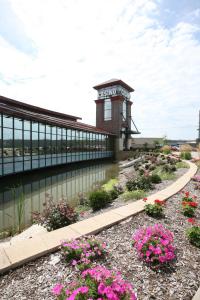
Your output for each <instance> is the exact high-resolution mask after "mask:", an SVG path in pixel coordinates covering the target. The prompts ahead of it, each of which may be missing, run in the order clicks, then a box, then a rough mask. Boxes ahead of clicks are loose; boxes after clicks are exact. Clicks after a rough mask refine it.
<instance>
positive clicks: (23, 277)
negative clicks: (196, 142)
mask: <svg viewBox="0 0 200 300" xmlns="http://www.w3.org/2000/svg"><path fill="white" fill-rule="evenodd" d="M199 174H200V173H199ZM185 190H188V191H191V192H192V193H194V194H195V195H197V196H198V202H199V206H200V191H195V190H194V188H193V183H192V182H190V183H188V185H187V186H186V187H185ZM180 203H181V196H180V194H177V195H175V196H173V197H171V198H170V199H168V201H167V205H166V208H165V218H164V219H162V220H159V221H156V220H155V219H153V218H151V217H148V216H147V215H145V214H144V213H140V214H138V215H136V216H134V217H132V218H130V219H128V220H126V221H123V222H121V223H120V224H118V225H115V226H113V227H111V228H109V229H107V230H104V231H102V232H101V233H100V234H99V235H98V236H99V238H101V239H103V240H106V241H107V243H108V245H109V253H110V254H109V255H108V256H107V258H106V259H105V260H104V261H102V262H101V263H102V264H103V265H105V266H106V267H109V268H113V269H118V270H120V271H121V272H122V274H123V275H124V277H125V278H126V279H127V280H129V281H130V282H131V283H132V284H133V286H134V289H135V291H136V292H137V294H138V300H153V299H156V300H178V299H179V300H191V299H192V297H193V296H194V294H195V292H196V290H197V289H198V287H199V285H200V272H199V270H200V249H198V248H195V247H194V246H192V245H190V244H189V242H188V240H187V238H186V236H185V230H186V228H188V227H190V226H191V225H190V224H189V223H188V222H187V218H186V217H184V216H183V215H182V214H181V213H180ZM196 218H197V220H199V219H200V208H199V207H198V209H197V213H196ZM158 222H159V223H163V224H164V225H165V226H166V227H167V228H168V229H170V230H171V231H173V232H174V243H175V246H176V248H177V253H176V254H177V260H176V261H175V263H174V264H173V266H172V267H171V268H169V269H168V270H167V271H165V272H164V271H162V272H156V271H153V270H151V269H150V268H149V267H148V266H146V265H145V264H144V263H143V262H142V261H140V260H139V259H138V257H137V254H136V252H135V250H134V249H133V248H132V246H131V236H132V234H133V233H134V231H135V230H136V229H137V228H138V227H140V226H143V225H153V224H155V223H158ZM76 275H77V274H76V271H74V270H73V269H72V268H71V267H67V266H66V265H65V263H64V262H63V260H62V258H61V255H60V252H56V253H54V254H51V255H48V256H45V257H42V258H40V259H38V260H36V261H34V262H31V263H29V264H26V265H25V266H23V267H21V268H18V269H16V270H13V271H10V272H9V273H7V274H6V275H3V276H1V278H0V299H1V300H7V299H19V300H22V299H30V300H32V299H34V300H42V299H50V300H51V299H55V298H53V297H52V295H51V292H50V290H51V287H52V286H53V285H54V283H56V282H58V281H59V282H60V281H61V280H62V279H63V278H65V281H66V282H70V281H71V280H72V279H73V278H74V277H75V276H76Z"/></svg>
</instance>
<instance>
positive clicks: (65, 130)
mask: <svg viewBox="0 0 200 300" xmlns="http://www.w3.org/2000/svg"><path fill="white" fill-rule="evenodd" d="M66 134H67V129H66V128H62V138H63V140H65V139H66Z"/></svg>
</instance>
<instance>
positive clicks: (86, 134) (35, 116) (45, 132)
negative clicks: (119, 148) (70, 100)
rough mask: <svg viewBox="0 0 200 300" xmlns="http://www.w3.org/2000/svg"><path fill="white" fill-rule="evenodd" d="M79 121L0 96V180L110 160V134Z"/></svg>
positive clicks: (75, 118)
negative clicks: (23, 173) (9, 176)
mask: <svg viewBox="0 0 200 300" xmlns="http://www.w3.org/2000/svg"><path fill="white" fill-rule="evenodd" d="M78 119H80V118H77V117H74V116H70V115H65V114H61V113H57V112H52V111H49V110H45V109H42V108H38V107H35V106H31V105H28V104H25V103H22V102H19V101H15V100H12V99H8V98H5V97H2V96H0V177H2V176H5V175H8V174H13V173H19V172H23V171H29V170H34V169H39V168H45V167H50V166H55V165H61V164H68V163H73V162H80V161H87V160H94V159H102V158H112V157H113V135H112V134H111V133H109V132H106V131H103V130H100V129H97V128H96V127H94V126H90V125H86V124H83V123H80V122H78V121H77V120H78Z"/></svg>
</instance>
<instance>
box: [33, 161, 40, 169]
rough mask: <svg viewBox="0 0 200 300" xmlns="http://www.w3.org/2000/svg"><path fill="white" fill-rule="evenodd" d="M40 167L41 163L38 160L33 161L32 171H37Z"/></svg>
mask: <svg viewBox="0 0 200 300" xmlns="http://www.w3.org/2000/svg"><path fill="white" fill-rule="evenodd" d="M38 167H39V162H38V160H35V159H33V160H32V169H36V168H38Z"/></svg>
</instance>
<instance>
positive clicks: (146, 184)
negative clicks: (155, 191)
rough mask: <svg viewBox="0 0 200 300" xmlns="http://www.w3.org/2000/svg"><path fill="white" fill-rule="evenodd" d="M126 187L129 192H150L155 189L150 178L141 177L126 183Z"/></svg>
mask: <svg viewBox="0 0 200 300" xmlns="http://www.w3.org/2000/svg"><path fill="white" fill-rule="evenodd" d="M126 187H127V189H128V190H129V191H134V190H143V191H148V190H150V189H152V188H153V186H152V183H151V178H150V176H141V177H137V178H136V179H134V180H129V181H127V183H126Z"/></svg>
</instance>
